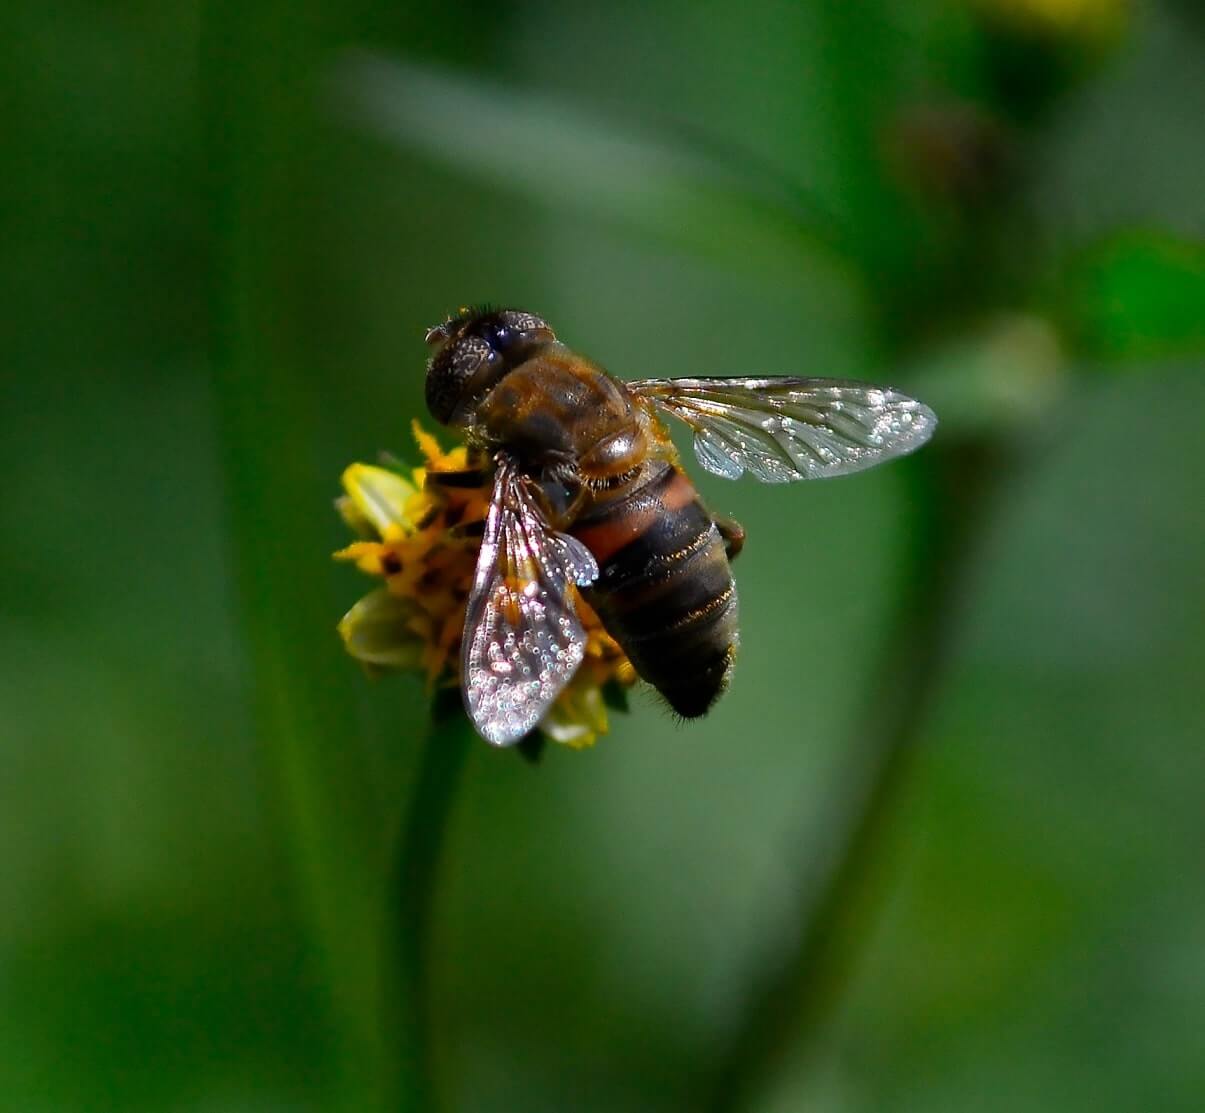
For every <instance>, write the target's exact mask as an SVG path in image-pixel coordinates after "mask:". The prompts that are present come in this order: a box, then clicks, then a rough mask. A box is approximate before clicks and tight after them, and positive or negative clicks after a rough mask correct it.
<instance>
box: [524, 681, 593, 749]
mask: <svg viewBox="0 0 1205 1113" xmlns="http://www.w3.org/2000/svg"><path fill="white" fill-rule="evenodd" d="M540 730H541V731H542V732H543V733H544V734H546V735H548V737H549V738H551V739H552V740H553V741H554V742H560V743H561V744H562V745H565V746H571V747H572V748H573V749H575V750H584V749H585V748H586V747H587V746H593V745H594V743H595V742H597V741H598V736H599V735H600V734H606V733H607V708H606V705H605V704H604V703H603V698H602V692H601V691H600V690H599V688H597V687H596V686H595V685H589V686H588V687H578V686H572V685H571V686H570V687H569V688H567V689H566V690H565V691H563V692H562V693H561V694H560V696H559V697H558V698H557V701H556V702H555V703H554V704H553V705H552V706H551V707H550V708H549V709H548V713H547V714H546V715H545V716H544V718H543V719H541V720H540Z"/></svg>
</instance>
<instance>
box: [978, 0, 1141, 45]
mask: <svg viewBox="0 0 1205 1113" xmlns="http://www.w3.org/2000/svg"><path fill="white" fill-rule="evenodd" d="M976 2H977V3H978V5H979V6H980V7H981V8H983V9H985V10H986V11H987V12H988V13H989V14H990V15H994V16H996V17H997V18H999V19H1001V20H1003V21H1005V22H1007V23H1011V24H1013V25H1015V26H1019V27H1022V28H1028V29H1032V30H1034V31H1037V32H1042V33H1046V34H1050V35H1056V36H1062V37H1068V38H1083V39H1090V40H1094V39H1108V38H1111V37H1112V36H1113V35H1115V34H1116V33H1117V32H1118V31H1119V30H1120V29H1121V27H1122V26H1123V25H1124V23H1125V20H1126V16H1127V13H1128V8H1129V6H1130V5H1129V0H976Z"/></svg>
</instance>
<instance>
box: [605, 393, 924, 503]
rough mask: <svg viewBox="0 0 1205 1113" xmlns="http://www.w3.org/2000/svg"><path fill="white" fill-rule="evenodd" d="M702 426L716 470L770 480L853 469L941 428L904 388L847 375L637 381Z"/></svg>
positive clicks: (700, 451) (705, 453) (700, 441)
mask: <svg viewBox="0 0 1205 1113" xmlns="http://www.w3.org/2000/svg"><path fill="white" fill-rule="evenodd" d="M627 385H628V389H629V390H631V391H632V392H633V393H634V394H636V395H637V396H638V397H640V398H647V399H649V400H651V401H653V402H655V403H656V404H657V405H658V406H660V407H661V408H662V409H664V410H665V411H666V412H667V413H670V414H673V416H674V417H677V418H680V419H681V420H682V421H685V422H686V424H687V425H689V426H690V427H691V428H692V429H693V430H694V432H695V455H696V456H698V458H699V463H700V464H702V465H703V467H705V468H706V469H707V470H708V471H709V472H713V473H714V474H716V475H720V476H723V477H724V478H725V479H736V478H737V477H738V476H739V475H740V474H741V473H742V472H745V471H747V472H749V474H750V475H752V476H754V477H755V478H757V479H760V480H761V481H762V482H763V483H789V482H791V481H792V480H795V479H825V478H828V477H829V476H834V475H849V474H850V473H851V472H856V471H861V470H862V469H863V468H869V467H873V466H874V465H875V464H879V463H882V462H883V461H884V460H890V459H891V458H892V457H895V456H903V455H904V454H905V453H908V452H911V451H913V449H916V448H919V447H920V446H921V445H922V444H924V443H925V441H927V440H928V439H929V438H930V437H931V436H932V435H933V430H934V429H935V428H937V417H936V415H935V414H934V413H933V411H932V410H931V409H929V407H928V406H925V405H923V404H922V403H920V402H918V401H916V399H914V398H909V397H908V396H907V395H906V394H901V393H900V392H899V391H898V390H890V389H888V388H887V387H880V386H872V385H871V384H869V383H856V382H848V381H845V380H841V379H791V378H764V379H642V380H641V381H639V382H635V383H628V384H627Z"/></svg>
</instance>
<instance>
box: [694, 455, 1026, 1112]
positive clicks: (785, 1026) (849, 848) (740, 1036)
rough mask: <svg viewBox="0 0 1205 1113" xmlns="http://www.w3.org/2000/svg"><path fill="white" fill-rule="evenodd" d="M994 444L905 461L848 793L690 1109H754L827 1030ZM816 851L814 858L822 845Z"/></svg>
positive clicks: (804, 841) (957, 595) (979, 520)
mask: <svg viewBox="0 0 1205 1113" xmlns="http://www.w3.org/2000/svg"><path fill="white" fill-rule="evenodd" d="M1002 464H1003V461H1002V459H1001V456H1000V454H999V453H998V451H997V450H996V447H995V446H994V445H989V444H971V443H965V442H964V443H962V444H958V445H954V446H952V447H950V446H944V447H943V446H940V445H934V446H932V447H931V448H930V449H929V450H927V453H926V454H922V455H921V456H919V457H917V458H915V459H913V460H910V461H909V462H908V466H909V469H910V474H911V478H912V480H913V493H912V505H913V509H914V511H915V512H916V513H917V515H918V518H919V520H917V521H916V522H915V524H914V526H913V529H912V532H911V538H910V540H911V544H910V549H909V553H908V556H907V560H906V564H905V569H904V572H903V575H904V582H903V585H902V589H901V592H900V596H899V602H898V604H897V606H896V608H895V612H894V614H893V616H892V619H891V622H890V626H889V632H888V635H887V638H886V640H885V643H884V645H883V649H882V653H881V656H880V662H879V664H878V666H877V668H876V670H875V674H874V675H873V676H872V677H871V679H870V681H869V683H868V685H867V689H866V690H867V692H868V694H869V695H868V699H867V702H866V705H865V711H864V714H863V716H862V718H861V721H860V722H859V723H858V724H857V727H856V729H855V731H854V753H855V756H854V757H853V758H852V760H851V763H850V768H849V771H848V773H847V775H846V778H845V782H846V783H845V787H844V790H843V791H842V792H839V793H837V794H836V796H835V799H836V803H835V805H834V807H833V809H832V811H831V813H830V814H829V815H828V816H827V819H826V822H825V823H824V825H823V828H822V830H823V833H824V838H823V839H818V838H817V837H816V831H815V830H814V828H812V827H811V826H810V825H809V826H808V828H807V830H806V831H802V832H801V833H800V837H799V838H798V839H797V842H796V845H798V847H799V859H798V860H799V862H800V863H801V866H802V868H801V874H800V880H799V882H798V887H797V892H796V894H795V899H794V902H793V904H794V907H795V908H796V909H797V912H796V914H795V916H794V917H793V918H792V919H791V920H790V922H789V923H788V924H787V925H786V926H785V928H784V929H783V931H782V934H781V936H780V937H779V938H778V939H776V940H774V941H773V942H772V943H771V944H769V945H767V946H766V948H765V955H766V958H765V959H764V961H763V963H762V966H761V968H760V970H758V971H757V973H756V974H755V976H754V977H753V978H752V980H751V984H752V987H753V988H752V989H751V991H750V995H749V999H748V1002H747V1004H746V1007H745V1010H744V1013H743V1015H742V1017H741V1019H740V1021H739V1023H738V1025H737V1027H736V1030H735V1032H734V1034H733V1037H732V1039H731V1041H730V1042H729V1044H728V1046H727V1048H726V1049H725V1050H724V1051H723V1052H722V1053H721V1056H720V1059H719V1062H720V1066H719V1069H718V1070H717V1072H716V1073H715V1074H714V1075H713V1076H712V1078H711V1082H710V1091H709V1093H708V1094H707V1095H706V1096H705V1098H704V1099H703V1101H701V1102H699V1103H695V1104H692V1108H696V1109H697V1108H703V1109H705V1110H708V1111H709V1113H737V1111H738V1110H741V1109H745V1108H752V1107H753V1102H754V1099H755V1098H756V1096H757V1095H758V1093H759V1092H760V1091H761V1090H762V1089H763V1088H765V1087H766V1086H767V1085H768V1084H769V1082H771V1081H772V1079H773V1077H774V1075H775V1074H776V1072H777V1071H778V1069H779V1067H780V1066H781V1063H782V1061H783V1059H784V1057H785V1055H786V1053H787V1052H788V1051H789V1050H791V1051H796V1052H798V1053H803V1052H804V1051H806V1050H807V1049H808V1047H809V1046H810V1044H811V1043H812V1041H813V1040H814V1038H815V1036H816V1035H817V1034H818V1032H819V1031H820V1030H821V1028H822V1025H823V1023H824V1021H825V1019H826V1017H827V1016H828V1013H829V1010H830V1009H831V1007H832V1005H833V1003H834V1002H835V1001H836V1000H837V999H838V997H839V994H840V989H841V987H842V985H843V983H844V982H845V980H846V978H847V977H848V975H849V973H850V971H851V968H852V966H853V963H854V961H855V959H856V957H857V951H858V944H859V942H860V940H861V938H862V936H863V934H864V932H865V931H866V928H867V926H868V921H869V920H870V919H871V918H872V916H873V908H872V907H871V903H872V898H873V896H874V895H875V882H876V880H878V879H879V877H880V874H881V871H882V867H883V865H884V856H885V853H886V851H887V850H888V847H889V842H890V833H891V827H892V822H893V820H894V818H895V815H896V809H897V806H898V804H899V802H900V798H901V796H902V794H903V792H904V790H905V788H906V786H907V782H908V774H909V771H910V770H911V768H912V763H913V760H914V757H915V754H916V750H917V744H918V742H919V741H920V738H921V728H922V727H923V725H924V722H925V721H926V718H927V716H928V712H929V708H930V706H931V704H932V700H933V697H934V695H935V693H936V691H937V689H938V686H939V683H940V681H941V678H942V675H943V672H944V669H945V665H946V662H947V660H948V657H949V653H950V650H951V648H952V643H953V638H954V630H955V627H956V625H957V618H958V611H959V608H960V603H961V601H962V598H963V593H964V588H965V587H966V582H967V574H968V572H969V570H970V568H971V563H972V562H971V557H972V553H973V550H974V549H975V547H976V543H977V541H978V539H979V537H980V536H981V530H982V525H983V522H984V521H985V519H986V518H987V516H988V510H989V508H990V506H991V504H992V503H993V501H994V499H993V494H994V492H995V490H996V488H997V486H998V483H999V480H1000V478H1001V476H1002V474H1003V468H1002ZM818 847H819V850H818V849H817V848H818Z"/></svg>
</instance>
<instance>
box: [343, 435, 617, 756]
mask: <svg viewBox="0 0 1205 1113" xmlns="http://www.w3.org/2000/svg"><path fill="white" fill-rule="evenodd" d="M413 432H414V439H415V440H416V441H417V442H418V447H419V451H420V452H421V453H422V456H423V459H424V461H425V466H424V467H419V468H411V469H409V471H408V474H407V473H406V472H405V471H404V470H401V469H393V468H386V467H374V466H372V465H369V464H352V465H351V466H350V467H349V468H347V470H346V471H344V473H343V489H344V491H345V492H346V493H345V494H344V495H342V496H341V497H340V498H338V499H337V500H336V502H335V505H336V507H337V509H338V511H339V513H340V514H341V515H342V517H343V520H344V521H345V522H346V523H347V524H348V525H349V526H350V527H351V529H352V530H353V531H354V532H355V533H356V534H357V535H358V536H359V537H360V540H358V541H354V542H352V544H350V545H348V546H347V547H346V548H343V549H340V550H339V551H338V552H337V553H335V559H336V560H345V561H351V562H354V563H355V565H356V567H357V568H359V569H360V571H362V572H366V573H368V575H370V576H377V577H380V578H381V579H382V580H383V581H384V583H383V585H382V586H381V587H379V588H377V589H376V590H375V591H372V592H370V593H369V594H368V595H366V596H364V598H363V599H361V600H360V601H359V602H358V603H357V604H356V605H355V606H354V607H352V609H351V610H350V611H348V612H347V614H346V615H344V616H343V619H342V621H341V622H340V623H339V634H340V636H341V637H342V638H343V644H344V646H345V647H346V649H347V651H348V653H350V654H351V655H352V656H353V657H355V658H357V659H358V660H360V661H362V662H364V664H365V665H367V666H368V667H369V668H371V669H413V670H417V671H421V672H423V673H424V674H425V676H426V678H427V686H428V690H433V689H434V688H436V687H443V686H449V687H451V686H458V685H459V684H460V642H461V635H462V633H463V630H464V614H465V604H466V603H467V601H468V595H469V589H470V588H471V587H472V584H473V574H474V571H475V568H476V564H477V551H478V549H479V547H480V539H479V536H478V535H477V532H476V531H474V529H473V526H474V525H475V524H476V523H481V522H484V520H485V515H486V512H487V510H488V509H489V498H490V490H489V488H488V487H453V486H444V485H433V486H430V487H429V486H427V483H426V479H427V474H428V473H429V472H462V471H465V470H466V469H467V468H468V467H469V460H468V450H467V448H465V447H464V446H463V445H461V446H459V447H457V448H454V449H452V451H450V452H444V451H443V450H442V449H441V448H440V447H439V444H438V442H437V441H436V440H435V438H434V437H432V436H431V435H430V434H429V433H427V432H424V430H423V429H422V428H421V427H420V426H419V424H418V422H417V421H416V422H414V424H413ZM577 610H578V614H579V616H580V618H581V621H582V625H583V626H584V628H585V630H586V638H587V640H586V654H585V659H584V660H583V662H582V664H581V667H580V668H579V669H578V672H577V675H576V676H574V678H573V680H572V681H570V683H569V684H568V685H567V686H566V688H565V690H564V691H563V692H561V694H560V696H559V697H558V698H557V700H556V702H555V703H554V704H553V705H552V707H551V708H549V710H548V714H547V715H546V716H545V717H544V720H543V721H542V722H541V723H540V726H539V729H540V731H541V733H543V734H545V735H547V736H548V737H549V738H551V739H552V740H553V741H555V742H562V743H564V744H565V745H568V746H573V747H575V748H582V747H585V746H590V745H593V743H594V742H595V740H596V739H597V738H598V736H599V735H600V734H606V733H607V729H608V725H607V711H606V705H605V701H604V693H606V694H608V695H610V694H612V693H618V692H619V691H621V690H622V689H623V688H626V687H628V686H629V685H631V684H632V683H633V682H634V681H635V679H636V674H635V671H634V670H633V669H632V666H631V664H630V663H629V662H628V659H627V658H626V657H625V656H624V654H623V651H622V650H621V649H620V648H619V646H618V645H617V644H616V642H615V640H614V638H612V637H611V636H610V634H608V633H607V632H606V630H604V629H603V626H602V623H601V622H600V621H599V619H598V616H597V615H596V614H595V613H594V611H593V610H592V609H591V608H590V606H589V605H588V604H587V603H586V602H585V600H583V599H581V598H580V597H579V599H578V600H577Z"/></svg>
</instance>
